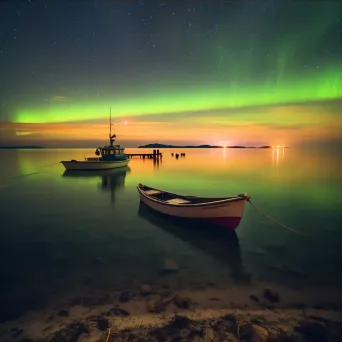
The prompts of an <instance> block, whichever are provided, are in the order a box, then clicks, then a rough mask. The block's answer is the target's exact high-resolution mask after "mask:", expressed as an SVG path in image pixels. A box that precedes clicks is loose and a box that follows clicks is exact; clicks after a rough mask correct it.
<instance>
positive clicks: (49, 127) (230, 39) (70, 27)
mask: <svg viewBox="0 0 342 342" xmlns="http://www.w3.org/2000/svg"><path fill="white" fill-rule="evenodd" d="M341 10H342V7H341V4H339V3H337V2H334V1H332V2H324V3H323V2H314V3H310V4H307V3H297V2H283V3H281V5H280V4H278V5H277V6H275V5H274V4H273V3H272V2H267V3H258V4H256V3H251V2H239V3H230V2H222V1H213V2H211V3H198V4H197V3H193V4H192V3H189V4H188V3H176V2H172V3H171V2H153V3H152V2H149V3H148V2H147V1H138V2H136V3H130V2H127V3H124V2H122V3H109V2H101V1H100V2H98V3H97V5H96V6H94V5H93V4H91V3H84V4H83V3H82V4H81V3H79V4H73V5H71V4H70V3H69V2H66V1H60V2H58V3H57V2H51V3H44V4H40V3H39V4H38V3H37V4H35V6H30V5H28V4H25V3H20V4H19V3H18V4H15V5H10V4H8V3H2V4H1V11H0V23H1V24H0V26H1V28H2V30H1V32H4V33H3V34H4V37H6V39H5V40H3V41H4V44H3V45H2V46H0V65H1V68H2V70H1V75H2V82H1V83H0V122H2V125H6V127H10V129H2V130H1V131H2V132H3V133H2V140H6V141H7V140H8V141H14V140H15V139H21V140H20V141H24V140H25V139H26V141H32V139H36V140H35V141H39V138H41V139H42V140H44V141H46V140H47V139H49V138H48V137H49V135H50V136H51V135H53V136H54V138H56V137H57V136H58V139H59V140H60V141H63V140H64V141H66V140H68V141H69V142H70V143H71V142H72V141H73V136H74V137H75V139H76V136H78V133H77V132H80V131H79V130H80V128H81V129H82V132H83V133H84V132H88V133H89V134H88V137H90V138H91V139H98V138H99V136H100V132H99V130H102V128H101V127H102V126H101V125H103V124H104V123H105V122H106V120H108V115H109V107H111V108H112V115H113V117H114V118H115V119H116V120H121V121H125V120H127V121H128V122H129V123H130V124H129V125H127V129H125V131H124V132H125V136H124V137H123V138H124V139H125V140H127V139H132V141H133V140H134V141H138V140H139V141H140V140H141V139H142V136H141V135H140V132H139V130H138V128H136V129H134V126H136V125H143V126H144V127H145V126H146V125H150V126H151V125H152V126H153V127H154V128H155V129H154V131H153V132H152V131H151V132H149V133H150V134H151V137H152V138H153V139H160V135H159V133H160V132H164V133H165V134H167V135H165V134H164V135H162V137H165V138H167V139H171V140H172V139H173V136H174V134H172V130H171V128H170V127H173V129H176V131H177V132H181V131H182V128H180V127H179V125H178V123H180V122H182V123H183V125H184V127H183V128H184V132H185V131H187V133H186V134H185V133H184V136H179V138H180V139H181V140H182V139H183V141H184V138H185V136H186V141H188V140H191V139H192V141H194V140H196V137H197V135H198V134H200V133H199V132H201V130H202V132H204V130H207V129H209V130H211V131H212V132H213V134H216V135H220V136H221V138H220V139H222V140H227V139H228V138H227V137H225V136H224V135H225V134H231V132H228V131H227V133H224V132H223V128H226V129H227V127H228V126H229V127H235V129H237V127H238V129H239V130H240V132H239V133H240V135H241V133H242V132H243V133H244V134H245V132H253V131H255V127H259V128H258V130H257V131H260V136H267V135H268V136H276V135H277V134H278V133H279V132H280V131H281V130H282V140H291V139H293V137H294V133H293V132H289V127H290V126H291V127H292V129H293V128H295V127H297V128H300V129H302V132H303V134H302V136H310V137H311V138H312V139H316V138H317V139H318V138H319V134H318V133H317V132H315V133H314V134H313V133H312V122H315V123H316V125H320V127H321V130H322V134H321V138H323V137H324V138H326V137H327V136H329V132H330V133H331V135H332V136H333V137H335V136H336V132H335V129H336V128H338V127H340V125H341V124H340V117H339V115H340V114H339V113H340V111H339V110H338V106H337V107H336V106H335V105H334V103H339V101H340V100H341V99H342V68H341V65H342V58H341V51H342V49H341V41H342V40H341V31H340V27H341V17H340V13H341ZM66 13H68V14H66ZM58 15H59V16H60V17H61V18H62V17H63V18H64V19H65V20H64V21H63V22H64V23H65V24H64V25H63V26H62V27H61V26H60V25H58V21H57V19H56V18H57V16H58ZM28 18H31V19H32V18H36V19H37V20H39V22H40V23H41V25H39V26H34V27H33V26H32V25H30V24H29V21H30V20H31V19H30V20H28ZM89 18H90V19H89ZM89 20H90V22H89ZM37 37H39V39H37ZM336 101H337V102H336ZM294 108H296V109H295V111H294ZM314 108H315V109H314ZM310 117H311V121H312V122H310ZM61 124H63V125H64V124H65V125H64V126H63V128H61V127H62V126H61ZM66 124H67V125H66ZM166 124H168V126H166ZM23 125H24V126H23ZM37 125H38V126H37ZM44 125H45V126H44ZM84 125H89V126H87V128H85V126H84ZM94 125H100V126H94ZM176 127H177V128H176ZM190 127H191V130H192V132H190V131H189V129H190ZM275 127H276V129H277V132H278V133H277V132H275V131H274V130H275ZM95 128H96V129H95ZM73 131H74V132H73ZM95 131H96V132H95ZM309 131H310V133H308V132H309ZM23 132H24V133H23ZM72 132H73V133H72ZM261 132H262V133H261ZM304 132H307V133H304ZM31 133H32V134H31ZM63 134H65V135H64V137H63ZM251 136H252V135H251ZM286 136H287V137H288V139H287V138H286ZM253 137H254V135H253ZM255 138H256V137H255ZM77 139H78V140H79V139H80V138H79V136H78V138H77ZM229 139H230V140H231V138H229ZM258 139H259V138H258ZM264 142H265V143H267V141H264ZM269 143H270V144H272V143H273V142H269Z"/></svg>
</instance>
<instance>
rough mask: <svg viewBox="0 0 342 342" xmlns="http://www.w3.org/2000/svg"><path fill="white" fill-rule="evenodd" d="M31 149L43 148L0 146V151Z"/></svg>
mask: <svg viewBox="0 0 342 342" xmlns="http://www.w3.org/2000/svg"><path fill="white" fill-rule="evenodd" d="M24 148H26V149H31V148H44V147H43V146H0V150H16V149H24Z"/></svg>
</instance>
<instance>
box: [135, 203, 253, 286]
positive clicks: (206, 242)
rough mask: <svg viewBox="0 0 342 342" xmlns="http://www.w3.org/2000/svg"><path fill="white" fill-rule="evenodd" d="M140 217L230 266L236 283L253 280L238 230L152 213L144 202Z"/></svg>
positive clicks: (140, 206) (141, 204)
mask: <svg viewBox="0 0 342 342" xmlns="http://www.w3.org/2000/svg"><path fill="white" fill-rule="evenodd" d="M138 215H139V216H140V217H141V218H143V219H145V220H147V221H149V222H150V223H151V224H153V225H155V226H157V227H159V228H160V229H162V230H164V231H165V232H167V233H168V234H172V235H174V236H176V237H177V238H178V239H181V240H183V241H184V242H186V243H189V244H190V245H192V246H194V247H195V248H197V249H200V250H201V251H202V252H204V253H206V254H208V255H210V256H212V257H214V258H216V259H218V260H219V261H220V262H222V263H224V264H226V265H227V266H228V267H229V270H230V272H231V276H232V278H233V279H234V280H235V281H239V282H241V281H250V279H249V276H248V275H246V273H245V272H244V270H243V263H242V258H241V251H240V244H239V239H238V237H237V235H236V232H235V231H230V230H225V229H217V227H215V228H213V227H212V226H210V225H208V224H203V223H202V222H199V221H195V220H186V219H180V218H174V217H167V216H165V215H162V214H159V213H157V212H155V211H153V210H151V209H150V208H148V207H147V206H146V205H145V204H143V203H141V202H140V205H139V210H138Z"/></svg>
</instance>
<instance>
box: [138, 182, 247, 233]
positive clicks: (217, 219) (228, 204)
mask: <svg viewBox="0 0 342 342" xmlns="http://www.w3.org/2000/svg"><path fill="white" fill-rule="evenodd" d="M138 190H139V196H140V200H141V202H143V203H144V204H146V205H147V206H148V207H150V208H151V209H153V210H156V211H158V212H160V213H162V214H165V215H170V216H175V217H182V218H188V219H201V220H207V221H209V222H211V223H214V224H216V225H219V226H224V227H226V228H229V229H236V228H237V226H238V225H239V224H240V221H241V218H242V215H243V212H244V208H245V203H246V200H247V198H239V197H232V198H230V199H223V200H218V201H215V202H211V203H207V204H189V205H187V204H173V205H169V204H167V203H165V202H160V201H158V200H155V199H154V198H152V197H149V196H147V195H146V194H144V192H143V191H141V190H140V189H139V188H138Z"/></svg>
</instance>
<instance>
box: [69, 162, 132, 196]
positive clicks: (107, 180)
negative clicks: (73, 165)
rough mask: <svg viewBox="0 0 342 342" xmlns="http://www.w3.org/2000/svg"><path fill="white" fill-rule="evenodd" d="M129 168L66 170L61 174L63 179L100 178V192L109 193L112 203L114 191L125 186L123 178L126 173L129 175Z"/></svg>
mask: <svg viewBox="0 0 342 342" xmlns="http://www.w3.org/2000/svg"><path fill="white" fill-rule="evenodd" d="M130 172H131V169H130V168H129V167H122V168H119V169H112V170H97V171H96V170H95V171H94V172H83V171H77V170H69V171H68V170H66V171H64V173H63V177H75V178H94V177H99V178H101V184H100V188H101V190H102V191H110V192H111V199H112V201H114V195H115V191H116V190H117V189H119V188H123V187H124V186H125V178H126V175H127V173H130Z"/></svg>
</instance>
